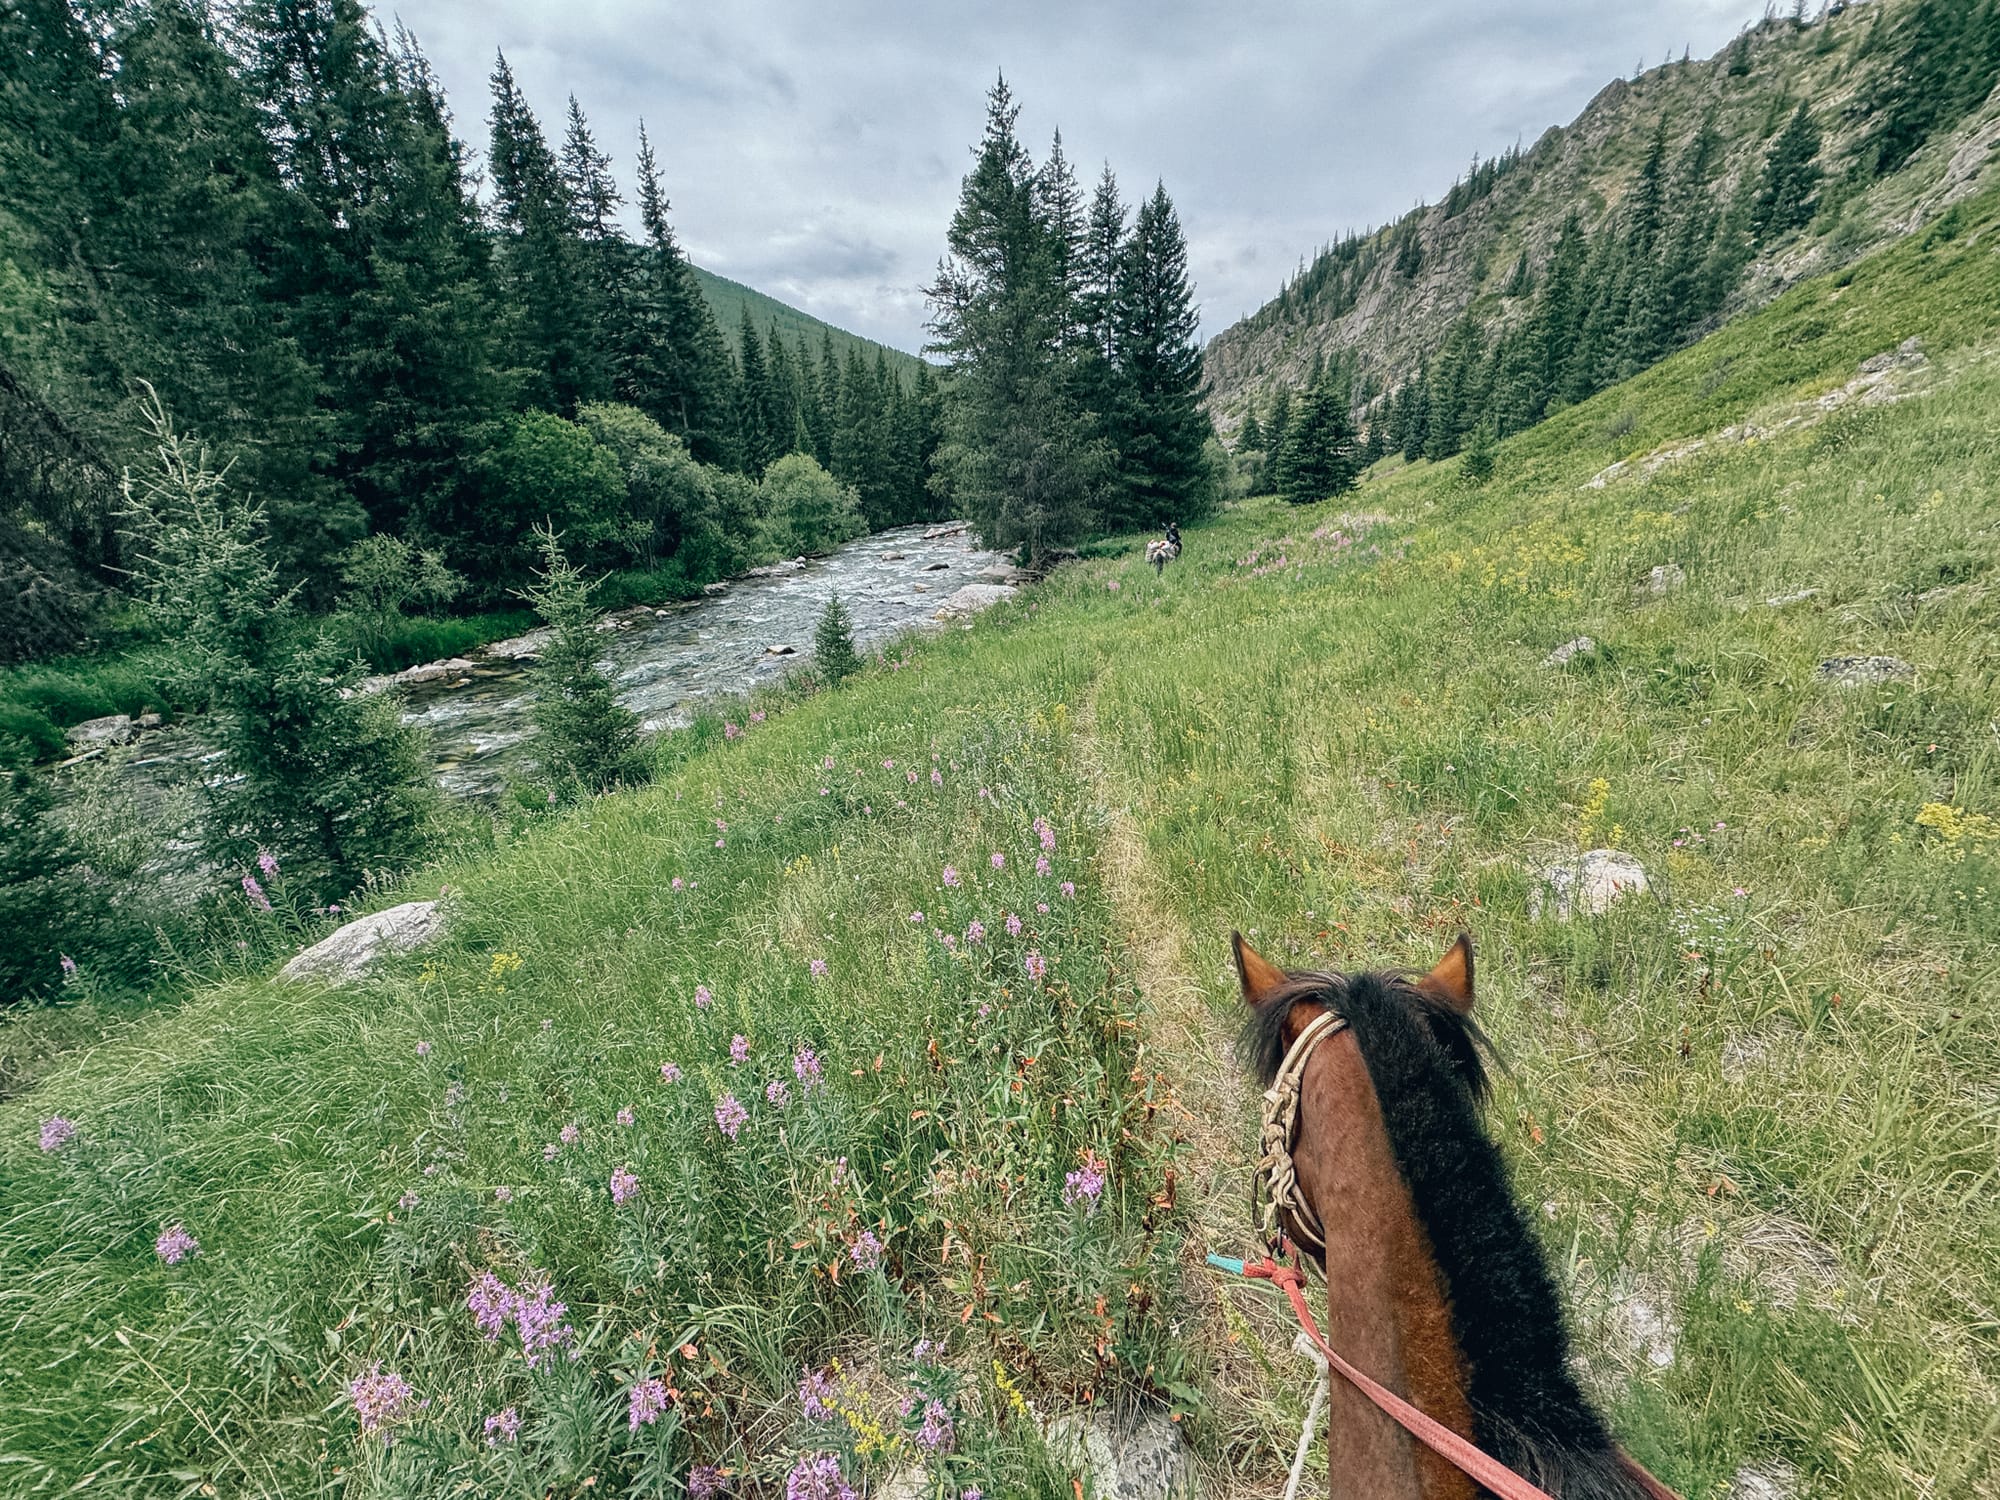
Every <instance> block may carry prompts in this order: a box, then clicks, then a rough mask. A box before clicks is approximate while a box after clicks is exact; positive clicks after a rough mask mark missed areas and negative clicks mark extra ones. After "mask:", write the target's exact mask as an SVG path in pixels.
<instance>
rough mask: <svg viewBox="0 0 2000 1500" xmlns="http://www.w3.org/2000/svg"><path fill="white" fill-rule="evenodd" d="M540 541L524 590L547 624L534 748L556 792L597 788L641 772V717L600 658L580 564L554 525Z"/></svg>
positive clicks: (538, 532) (537, 680)
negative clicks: (620, 698)
mask: <svg viewBox="0 0 2000 1500" xmlns="http://www.w3.org/2000/svg"><path fill="white" fill-rule="evenodd" d="M535 541H536V545H537V550H538V551H539V552H540V554H541V558H540V561H539V563H538V564H537V565H536V568H535V579H534V582H533V583H532V584H530V585H529V586H528V587H527V588H526V589H524V590H523V591H522V592H521V595H520V597H521V598H523V599H525V600H526V601H527V602H528V603H529V604H530V605H531V606H532V607H533V608H534V611H535V613H537V614H538V615H540V616H541V617H542V619H543V620H544V621H545V622H546V623H547V624H548V626H549V642H548V644H547V645H546V646H544V647H543V648H542V653H541V656H540V657H539V658H538V659H537V661H536V663H535V670H534V692H535V702H534V721H535V728H536V731H537V736H536V740H535V752H536V755H537V758H538V759H539V760H540V762H541V768H542V774H543V775H544V776H546V777H547V778H548V779H549V782H550V787H549V790H550V792H551V793H552V794H553V795H556V796H575V795H578V794H582V795H594V794H595V793H598V792H603V791H608V790H610V789H611V787H613V786H614V785H616V784H617V783H618V782H620V781H621V780H631V779H634V778H635V777H636V776H637V774H638V772H639V769H640V765H639V760H638V755H637V751H638V744H639V720H638V717H637V715H635V714H634V713H633V712H632V711H631V710H630V709H628V708H626V707H625V706H624V705H623V704H622V703H620V702H619V701H618V696H617V692H616V690H615V689H614V688H613V687H612V685H611V680H610V679H609V678H607V677H606V676H605V675H604V673H603V671H602V670H600V669H599V667H598V665H597V659H598V657H599V655H600V654H601V651H602V645H603V641H602V637H600V636H599V635H598V633H597V629H596V624H597V621H596V612H595V611H594V610H593V609H592V608H591V605H590V592H591V590H590V584H589V581H588V580H587V579H586V578H585V577H584V574H583V570H582V569H581V568H579V567H578V566H577V565H576V564H575V563H573V562H571V561H570V559H569V557H568V555H567V554H566V553H565V552H564V551H563V547H562V538H561V537H560V536H558V535H557V533H556V532H555V531H553V530H552V529H550V528H549V527H547V526H540V525H538V526H537V527H536V528H535Z"/></svg>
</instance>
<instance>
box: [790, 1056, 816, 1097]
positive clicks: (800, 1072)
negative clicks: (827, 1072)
mask: <svg viewBox="0 0 2000 1500" xmlns="http://www.w3.org/2000/svg"><path fill="white" fill-rule="evenodd" d="M822 1071H823V1070H822V1069H821V1067H820V1063H819V1054H818V1053H817V1052H815V1051H813V1049H812V1048H810V1047H801V1048H799V1050H798V1051H796V1052H794V1053H793V1054H792V1076H793V1077H794V1078H796V1079H798V1081H799V1082H800V1083H801V1084H803V1085H804V1086H805V1091H806V1092H807V1093H808V1094H810V1093H811V1092H812V1091H813V1090H814V1089H816V1088H818V1087H819V1086H820V1082H821V1077H820V1075H821V1073H822Z"/></svg>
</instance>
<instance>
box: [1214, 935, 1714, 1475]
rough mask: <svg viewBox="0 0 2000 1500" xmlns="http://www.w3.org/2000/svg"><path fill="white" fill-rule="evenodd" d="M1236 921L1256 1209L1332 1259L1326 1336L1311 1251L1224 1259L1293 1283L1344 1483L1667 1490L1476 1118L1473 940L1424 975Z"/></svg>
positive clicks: (1479, 1065) (1480, 1064)
mask: <svg viewBox="0 0 2000 1500" xmlns="http://www.w3.org/2000/svg"><path fill="white" fill-rule="evenodd" d="M1232 942H1233V944H1234V947H1235V953H1236V968H1237V973H1238V975H1239V977H1240V978H1241V980H1242V986H1243V998H1244V1000H1245V1002H1246V1003H1247V1004H1248V1006H1249V1008H1250V1017H1249V1020H1248V1022H1247V1024H1246V1026H1245V1028H1244V1033H1243V1043H1244V1049H1245V1053H1246V1056H1247V1058H1248V1061H1249V1062H1250V1064H1251V1065H1252V1067H1253V1068H1254V1069H1255V1071H1256V1073H1257V1077H1258V1079H1259V1081H1260V1082H1261V1083H1262V1084H1263V1086H1264V1087H1265V1089H1266V1090H1267V1092H1266V1093H1265V1095H1264V1128H1263V1134H1262V1136H1261V1138H1260V1151H1261V1155H1262V1160H1261V1161H1260V1162H1259V1163H1258V1169H1257V1172H1258V1175H1257V1178H1256V1180H1255V1182H1254V1184H1253V1213H1256V1214H1257V1215H1258V1216H1259V1217H1260V1219H1261V1225H1262V1227H1263V1228H1264V1229H1265V1231H1266V1238H1267V1241H1268V1242H1270V1243H1271V1244H1272V1246H1273V1249H1274V1250H1275V1251H1277V1252H1279V1253H1282V1251H1283V1249H1284V1246H1285V1244H1286V1242H1289V1243H1290V1245H1292V1246H1293V1247H1296V1248H1297V1249H1299V1250H1303V1251H1304V1253H1305V1254H1306V1255H1308V1256H1310V1257H1311V1258H1312V1260H1314V1261H1315V1262H1317V1263H1318V1265H1319V1268H1320V1270H1321V1271H1323V1272H1324V1273H1325V1286H1326V1296H1327V1323H1326V1330H1325V1333H1324V1335H1321V1334H1320V1333H1319V1330H1318V1329H1317V1327H1316V1325H1315V1324H1314V1322H1313V1319H1312V1313H1311V1308H1310V1306H1309V1304H1308V1303H1307V1301H1306V1298H1305V1291H1304V1277H1303V1275H1302V1274H1301V1271H1300V1270H1299V1269H1298V1268H1296V1267H1295V1266H1292V1265H1285V1264H1282V1263H1281V1262H1280V1260H1279V1259H1278V1258H1276V1257H1275V1256H1274V1255H1267V1256H1266V1257H1265V1258H1264V1259H1263V1261H1262V1262H1261V1263H1257V1264H1254V1265H1250V1266H1243V1265H1242V1264H1241V1263H1238V1262H1229V1261H1222V1260H1220V1259H1219V1258H1218V1259H1217V1261H1216V1263H1217V1264H1220V1265H1223V1266H1224V1267H1225V1268H1226V1269H1229V1270H1239V1269H1240V1270H1241V1271H1242V1272H1243V1274H1247V1275H1251V1276H1258V1277H1262V1278H1264V1279H1268V1280H1270V1281H1272V1282H1274V1283H1276V1284H1277V1285H1279V1286H1280V1287H1281V1288H1283V1289H1284V1290H1285V1292H1286V1295H1287V1296H1288V1297H1290V1299H1291V1302H1292V1308H1293V1311H1294V1313H1295V1314H1296V1315H1297V1317H1298V1319H1299V1321H1300V1323H1301V1324H1302V1325H1303V1326H1304V1328H1305V1330H1306V1332H1307V1334H1308V1335H1309V1336H1311V1337H1312V1338H1313V1339H1314V1341H1315V1343H1316V1344H1317V1345H1318V1347H1319V1349H1320V1351H1321V1353H1322V1355H1323V1356H1324V1357H1325V1358H1326V1359H1327V1362H1328V1364H1329V1365H1330V1367H1331V1368H1332V1369H1333V1370H1336V1371H1338V1372H1339V1373H1340V1375H1341V1377H1342V1378H1341V1379H1340V1380H1335V1381H1332V1383H1331V1388H1330V1390H1329V1392H1328V1397H1327V1404H1328V1423H1329V1425H1328V1429H1327V1451H1328V1453H1329V1455H1331V1463H1330V1465H1329V1467H1330V1469H1331V1471H1332V1494H1333V1496H1334V1500H1364V1497H1365V1500H1473V1497H1475V1496H1485V1495H1493V1496H1498V1497H1502V1500H1674V1496H1673V1492H1672V1491H1671V1490H1669V1489H1668V1488H1667V1487H1666V1486H1665V1485H1663V1484H1661V1483H1660V1481H1658V1480H1657V1479H1655V1478H1653V1476H1652V1475H1651V1474H1648V1473H1647V1472H1646V1471H1645V1470H1644V1469H1643V1468H1641V1467H1640V1466H1639V1465H1638V1463H1636V1462H1635V1461H1634V1460H1633V1459H1631V1458H1630V1457H1628V1456H1627V1455H1626V1453H1625V1452H1624V1450H1623V1449H1621V1448H1620V1447H1619V1446H1618V1444H1617V1443H1616V1441H1615V1440H1614V1439H1613V1437H1612V1435H1611V1432H1610V1430H1609V1428H1608V1427H1607V1426H1606V1424H1605V1421H1604V1418H1603V1416H1602V1415H1601V1414H1600V1413H1599V1412H1598V1410H1597V1408H1596V1407H1595V1406H1594V1405H1593V1404H1592V1402H1591V1400H1590V1398H1589V1397H1588V1396H1587V1395H1585V1394H1584V1392H1583V1391H1582V1390H1581V1389H1580V1388H1579V1387H1578V1385H1577V1381H1576V1377H1575V1376H1574V1375H1573V1374H1572V1372H1571V1364H1570V1347H1569V1337H1568V1334H1567V1332H1566V1330H1565V1328H1564V1324H1563V1310H1562V1301H1561V1297H1560V1294H1559V1293H1558V1291H1557V1288H1556V1282H1555V1278H1554V1276H1553V1275H1552V1274H1551V1273H1550V1271H1549V1267H1548V1263H1547V1261H1546V1259H1545V1258H1544V1256H1543V1254H1542V1250H1541V1247H1540V1245H1539V1244H1538V1243H1537V1242H1536V1240H1535V1237H1534V1235H1533V1233H1532V1232H1531V1231H1530V1229H1529V1227H1528V1222H1527V1218H1526V1216H1525V1214H1524V1213H1523V1212H1522V1210H1521V1207H1520V1205H1519V1204H1518V1203H1517V1202H1516V1200H1515V1197H1514V1194H1513V1190H1512V1188H1511V1187H1510V1185H1509V1183H1508V1180H1507V1171H1506V1166H1505V1163H1504V1162H1503V1161H1502V1160H1501V1156H1500V1153H1499V1151H1498V1150H1497V1149H1496V1148H1495V1146H1494V1144H1493V1141H1492V1139H1491V1138H1490V1137H1489V1136H1488V1135H1487V1133H1486V1131H1485V1128H1484V1126H1483V1125H1482V1124H1481V1121H1480V1117H1479V1106H1480V1104H1481V1102H1482V1101H1483V1100H1484V1099H1485V1097H1486V1093H1487V1081H1486V1066H1487V1060H1488V1057H1489V1055H1490V1053H1489V1048H1488V1045H1487V1042H1486V1038H1485V1036H1484V1034H1483V1033H1482V1032H1481V1031H1480V1029H1479V1027H1478V1025H1477V1024H1476V1023H1475V1022H1474V1021H1473V1019H1472V941H1471V939H1470V938H1467V937H1463V936H1461V937H1460V938H1459V940H1458V941H1457V943H1456V944H1454V945H1453V947H1452V949H1451V951H1450V952H1449V953H1447V954H1446V955H1445V956H1444V958H1443V960H1442V961H1440V962H1439V963H1438V965H1437V966H1436V967H1435V968H1433V969H1432V970H1431V971H1430V972H1429V973H1427V974H1421V975H1418V974H1403V973H1360V974H1349V975H1340V974H1322V973H1294V972H1289V971H1286V970H1284V969H1280V968H1278V967H1277V966H1276V965H1274V964H1271V963H1269V962H1268V961H1266V960H1265V959H1264V958H1262V957H1261V956H1260V955H1259V954H1257V953H1256V951H1255V950H1253V949H1252V948H1251V947H1250V945H1249V944H1248V943H1246V942H1244V941H1243V938H1242V936H1241V935H1240V934H1233V935H1232ZM1301 1456H1303V1455H1301ZM1295 1473H1296V1470H1295Z"/></svg>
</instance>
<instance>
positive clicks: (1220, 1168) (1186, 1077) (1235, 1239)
mask: <svg viewBox="0 0 2000 1500" xmlns="http://www.w3.org/2000/svg"><path fill="white" fill-rule="evenodd" d="M1100 681H1101V679H1100ZM1076 727H1077V730H1078V732H1079V735H1080V738H1081V742H1082V747H1081V752H1080V755H1079V757H1078V758H1079V762H1080V764H1081V766H1082V768H1083V770H1084V771H1085V774H1086V775H1088V776H1089V778H1090V781H1091V784H1092V787H1093V789H1094V792H1095V801H1096V803H1097V805H1098V807H1099V808H1100V810H1101V811H1102V813H1103V815H1104V818H1105V837H1104V854H1103V864H1102V866H1101V867H1100V875H1101V878H1102V879H1103V881H1104V886H1105V892H1106V894H1107V895H1108V896H1109V898H1110V900H1111V905H1112V910H1113V911H1114V912H1115V913H1116V916H1117V921H1118V927H1119V934H1120V936H1121V937H1122V939H1123V941H1124V945H1125V950H1126V953H1127V954H1128V956H1129V960H1130V962H1131V964H1132V965H1133V970H1134V978H1135V980H1136V982H1137V984H1138V986H1139V991H1140V994H1141V995H1142V996H1143V997H1144V998H1145V1001H1146V1006H1147V1012H1146V1041H1145V1053H1144V1063H1145V1065H1146V1066H1147V1067H1148V1068H1149V1069H1150V1070H1152V1071H1155V1072H1158V1073H1160V1074H1163V1075H1164V1076H1165V1078H1166V1081H1167V1083H1168V1085H1169V1087H1170V1088H1171V1090H1172V1103H1171V1104H1170V1105H1169V1111H1170V1112H1171V1115H1172V1128H1173V1129H1174V1130H1175V1131H1176V1132H1177V1133H1178V1134H1179V1135H1180V1136H1181V1137H1182V1138H1183V1139H1184V1140H1185V1142H1186V1146H1187V1149H1186V1153H1185V1154H1184V1155H1183V1156H1182V1157H1181V1183H1180V1192H1181V1203H1182V1205H1183V1208H1184V1210H1185V1211H1186V1212H1187V1214H1188V1215H1189V1217H1190V1223H1189V1227H1188V1252H1187V1255H1186V1257H1185V1260H1186V1264H1187V1267H1188V1271H1187V1288H1188V1291H1189V1296H1190V1303H1191V1306H1192V1308H1193V1310H1194V1314H1195V1317H1196V1318H1197V1319H1198V1321H1199V1324H1200V1327H1199V1329H1198V1331H1196V1333H1195V1336H1196V1337H1197V1338H1198V1339H1199V1341H1200V1342H1201V1343H1202V1344H1203V1345H1204V1346H1205V1347H1206V1348H1207V1349H1208V1350H1209V1351H1210V1354H1209V1364H1210V1368H1209V1370H1208V1372H1207V1373H1208V1375H1209V1376H1210V1388H1211V1390H1213V1391H1215V1392H1217V1393H1218V1394H1221V1395H1222V1396H1223V1397H1224V1399H1225V1400H1226V1401H1227V1403H1228V1404H1227V1405H1226V1406H1225V1407H1224V1408H1223V1409H1221V1410H1219V1411H1217V1412H1216V1413H1215V1414H1214V1426H1213V1427H1212V1428H1211V1430H1210V1437H1211V1439H1213V1440H1219V1441H1211V1442H1205V1443H1204V1444H1203V1448H1204V1449H1205V1450H1207V1451H1206V1455H1205V1456H1206V1457H1207V1458H1208V1460H1209V1461H1208V1462H1205V1463H1204V1464H1203V1465H1202V1469H1203V1473H1202V1490H1201V1493H1202V1494H1203V1495H1204V1496H1205V1497H1207V1500H1263V1497H1267V1496H1277V1495H1281V1494H1282V1493H1283V1492H1284V1469H1285V1466H1286V1465H1287V1464H1288V1463H1289V1462H1290V1458H1291V1454H1290V1451H1289V1448H1288V1447H1285V1449H1284V1451H1282V1452H1280V1451H1279V1448H1278V1447H1274V1446H1273V1443H1274V1442H1275V1443H1277V1444H1278V1445H1280V1446H1284V1445H1285V1444H1287V1443H1288V1441H1289V1440H1288V1439H1287V1438H1286V1437H1285V1436H1284V1434H1285V1432H1286V1430H1287V1425H1288V1424H1289V1432H1290V1434H1291V1439H1295V1438H1296V1435H1297V1432H1298V1422H1299V1419H1300V1416H1301V1415H1302V1414H1303V1412H1304V1401H1305V1394H1306V1392H1308V1391H1309V1389H1310V1385H1309V1383H1308V1367H1307V1366H1306V1365H1305V1364H1304V1362H1303V1361H1302V1360H1300V1359H1298V1358H1296V1357H1295V1356H1294V1355H1292V1354H1291V1353H1289V1352H1286V1351H1287V1348H1288V1345H1289V1343H1290V1341H1291V1338H1292V1334H1293V1329H1292V1328H1291V1325H1290V1324H1289V1323H1288V1322H1287V1321H1286V1320H1285V1319H1283V1318H1282V1317H1280V1316H1279V1315H1278V1312H1277V1310H1276V1308H1275V1307H1274V1306H1272V1305H1271V1303H1270V1302H1269V1301H1268V1300H1267V1299H1264V1298H1261V1297H1258V1296H1256V1295H1254V1294H1253V1293H1250V1292H1247V1291H1245V1290H1243V1289H1241V1288H1237V1289H1234V1290H1233V1291H1231V1292H1230V1293H1229V1294H1228V1295H1227V1297H1226V1299H1225V1294H1224V1291H1223V1287H1224V1285H1225V1283H1224V1282H1223V1281H1222V1279H1221V1278H1220V1277H1219V1276H1217V1275H1216V1274H1214V1273H1213V1272H1211V1271H1209V1270H1207V1269H1206V1268H1205V1267H1204V1265H1203V1257H1204V1256H1205V1255H1206V1254H1207V1252H1209V1251H1211V1250H1213V1251H1215V1252H1217V1253H1219V1254H1225V1255H1229V1254H1235V1255H1240V1254H1242V1253H1244V1251H1245V1250H1246V1249H1248V1248H1249V1247H1250V1246H1251V1244H1252V1234H1251V1226H1250V1220H1249V1207H1248V1197H1249V1182H1250V1178H1249V1172H1250V1168H1251V1164H1252V1162H1253V1161H1254V1159H1255V1157H1254V1152H1253V1147H1254V1145H1255V1114H1256V1110H1255V1105H1256V1091H1255V1089H1254V1087H1253V1085H1252V1084H1251V1082H1250V1081H1249V1079H1248V1078H1246V1076H1245V1075H1244V1073H1243V1071H1242V1069H1241V1067H1240V1066H1239V1065H1238V1063H1237V1061H1236V1058H1235V1055H1234V1042H1235V1038H1236V1032H1237V1026H1238V1023H1239V1021H1240V1016H1239V1014H1238V1013H1237V1011H1236V1009H1235V1003H1234V1002H1235V984H1234V980H1233V978H1231V977H1230V976H1229V973H1228V970H1227V962H1228V961H1227V958H1226V957H1225V954H1226V942H1227V934H1226V933H1221V932H1218V933H1214V934H1208V935H1205V936H1202V935H1196V934H1192V933H1190V932H1189V931H1188V929H1187V925H1186V923H1185V922H1184V921H1183V920H1182V919H1181V918H1180V917H1179V916H1178V915H1176V914H1175V912H1174V910H1173V907H1172V903H1171V901H1170V900H1169V899H1168V896H1167V893H1166V891H1165V890H1164V888H1163V882H1162V881H1161V880H1160V879H1159V877H1158V876H1157V875H1156V874H1155V873H1154V872H1153V869H1152V867H1151V865H1150V864H1149V862H1148V859H1147V853H1146V841H1145V835H1144V833H1143V832H1142V830H1141V829H1140V827H1139V824H1138V822H1137V821H1136V820H1135V819H1134V818H1133V816H1132V814H1131V811H1130V807H1129V799H1128V798H1127V796H1126V795H1125V794H1124V792H1123V791H1122V789H1121V787H1120V785H1119V783H1118V781H1117V779H1116V778H1115V777H1114V776H1113V775H1112V774H1111V773H1110V771H1109V770H1108V768H1107V767H1106V765H1105V760H1104V754H1103V742H1102V740H1101V739H1100V737H1099V729H1098V719H1097V690H1096V689H1095V688H1093V690H1092V692H1091V694H1090V696H1089V698H1088V699H1087V700H1086V701H1085V702H1084V704H1083V706H1082V708H1081V710H1080V711H1079V713H1078V714H1077V718H1076ZM1210 963H1212V964H1213V965H1214V969H1213V976H1212V980H1211V982H1209V983H1204V981H1203V978H1202V968H1203V967H1205V966H1206V965H1208V964H1210ZM1198 966H1201V967H1198ZM1211 994H1213V995H1216V996H1217V997H1218V998H1219V997H1223V996H1226V997H1227V999H1228V1002H1229V1003H1228V1005H1227V1006H1226V1007H1225V1005H1223V1004H1219V1003H1217V1001H1216V1000H1212V999H1211V998H1210V996H1211ZM1250 1340H1255V1341H1256V1342H1257V1343H1259V1344H1261V1345H1262V1350H1261V1351H1258V1350H1253V1349H1251V1348H1250V1347H1249V1346H1248V1341H1250ZM1267 1362H1268V1364H1267ZM1274 1374H1275V1375H1276V1376H1277V1377H1278V1378H1279V1379H1280V1380H1281V1381H1282V1382H1283V1383H1284V1386H1285V1389H1284V1390H1283V1392H1282V1393H1279V1392H1276V1391H1274V1390H1273V1389H1272V1384H1273V1378H1272V1377H1273V1375H1274ZM1217 1449H1220V1452H1219V1453H1218V1452H1217ZM1217 1457H1222V1458H1224V1459H1226V1462H1227V1467H1224V1466H1221V1465H1217V1464H1216V1463H1215V1462H1214V1460H1215V1459H1216V1458H1217ZM1273 1465H1275V1466H1276V1467H1275V1470H1274V1469H1273ZM1245 1466H1247V1467H1248V1468H1249V1469H1250V1470H1251V1471H1252V1472H1250V1473H1243V1472H1237V1471H1235V1470H1237V1469H1238V1468H1239V1467H1245Z"/></svg>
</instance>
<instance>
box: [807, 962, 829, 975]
mask: <svg viewBox="0 0 2000 1500" xmlns="http://www.w3.org/2000/svg"><path fill="white" fill-rule="evenodd" d="M806 971H807V972H808V973H809V974H811V975H812V977H813V978H815V979H824V978H826V960H825V959H823V958H816V959H814V960H813V961H812V962H811V963H809V964H807V965H806Z"/></svg>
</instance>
